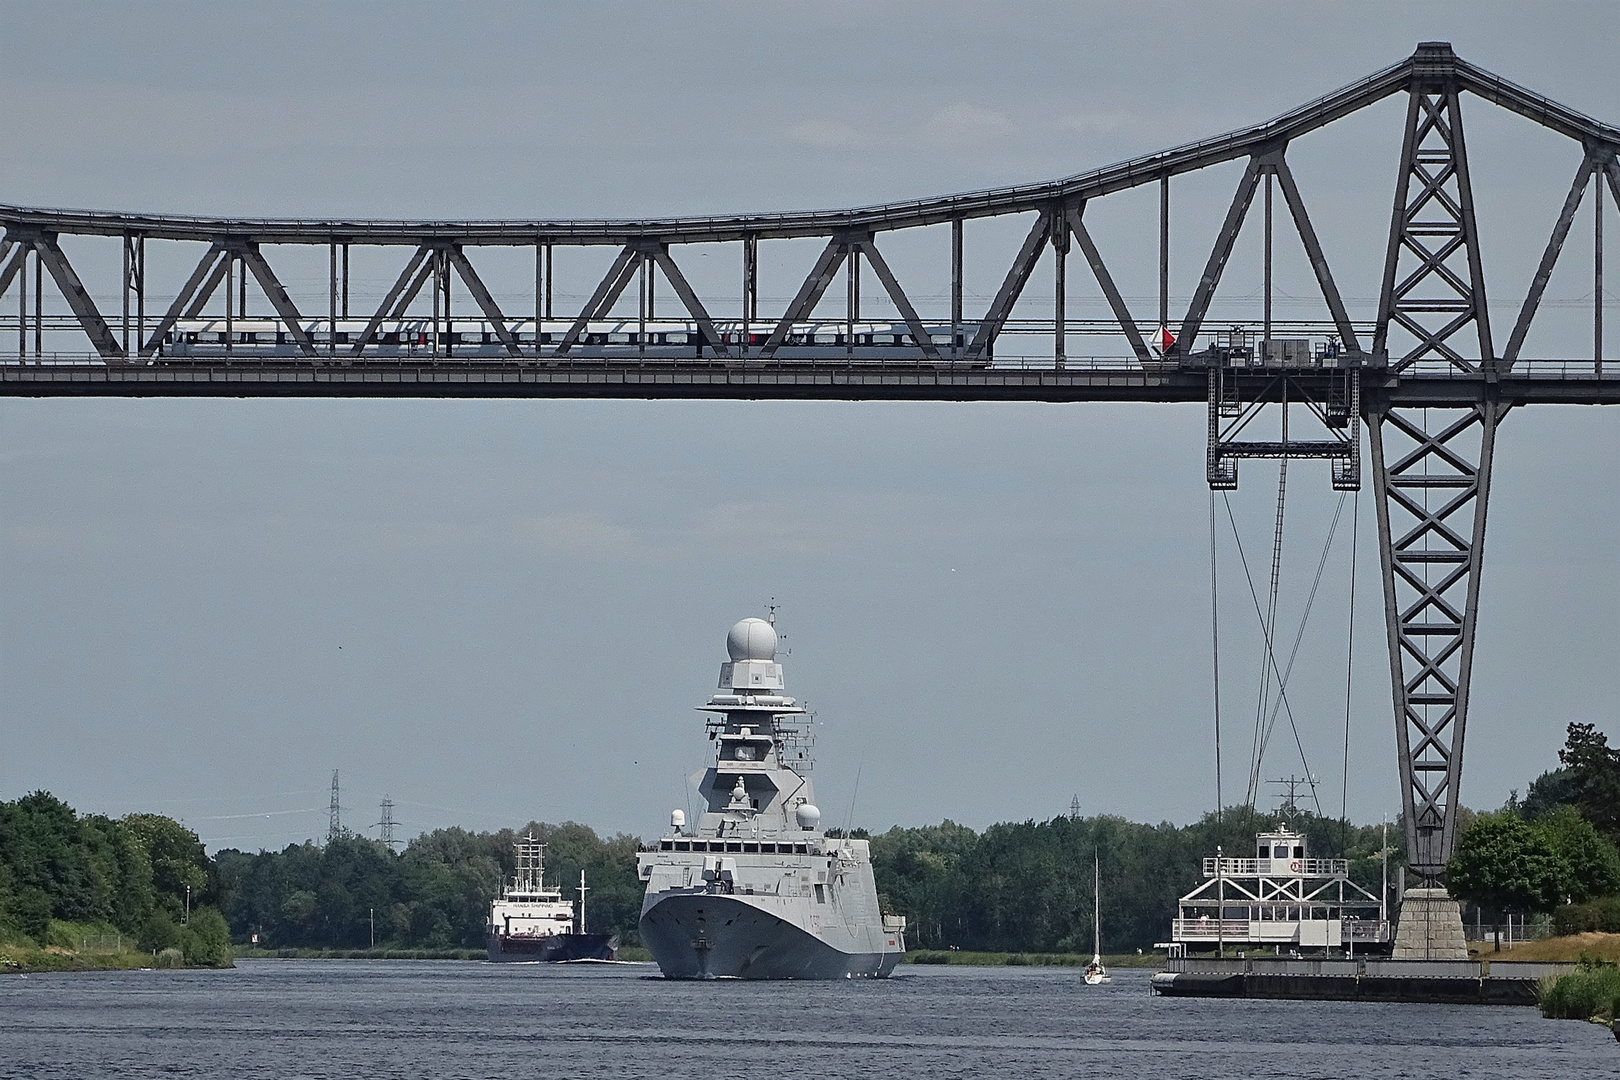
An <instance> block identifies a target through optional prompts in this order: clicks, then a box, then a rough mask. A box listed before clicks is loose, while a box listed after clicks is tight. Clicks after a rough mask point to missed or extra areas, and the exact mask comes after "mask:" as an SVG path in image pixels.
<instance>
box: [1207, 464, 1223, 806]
mask: <svg viewBox="0 0 1620 1080" xmlns="http://www.w3.org/2000/svg"><path fill="white" fill-rule="evenodd" d="M1218 580H1219V578H1218V576H1217V575H1216V572H1215V491H1214V489H1213V488H1211V489H1210V492H1209V639H1210V648H1211V656H1210V668H1211V670H1213V671H1214V673H1215V820H1216V821H1217V822H1219V821H1220V820H1221V814H1222V811H1223V810H1224V809H1225V805H1226V804H1225V802H1224V800H1223V799H1222V798H1221V618H1220V610H1221V609H1220V592H1219V589H1218V587H1217V585H1216V582H1217V581H1218Z"/></svg>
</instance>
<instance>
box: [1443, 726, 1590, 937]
mask: <svg viewBox="0 0 1620 1080" xmlns="http://www.w3.org/2000/svg"><path fill="white" fill-rule="evenodd" d="M1558 759H1559V764H1560V767H1559V768H1557V769H1555V770H1553V771H1551V772H1546V773H1543V774H1542V775H1541V776H1539V777H1537V778H1536V779H1535V780H1534V781H1532V782H1531V784H1530V787H1529V789H1528V790H1527V791H1526V792H1525V797H1524V799H1523V800H1520V799H1519V797H1518V792H1514V793H1513V794H1512V795H1511V796H1510V797H1509V799H1508V802H1507V805H1506V806H1504V807H1502V808H1501V809H1500V810H1498V811H1496V812H1495V813H1491V814H1481V815H1479V816H1478V817H1477V818H1476V819H1475V820H1474V821H1473V823H1472V824H1471V825H1470V826H1469V827H1468V829H1467V830H1465V831H1464V832H1463V834H1462V837H1461V839H1460V841H1459V842H1458V844H1457V852H1456V854H1455V855H1454V856H1452V859H1451V864H1450V866H1449V867H1448V868H1447V875H1446V884H1447V887H1448V888H1449V889H1450V890H1451V893H1452V895H1453V896H1456V897H1459V898H1461V899H1463V900H1466V901H1468V902H1470V903H1473V904H1477V905H1478V906H1479V907H1480V908H1481V909H1483V910H1484V911H1485V912H1486V913H1488V914H1489V915H1490V917H1491V920H1492V922H1493V924H1497V923H1500V920H1501V918H1502V916H1504V915H1506V914H1509V913H1512V914H1523V915H1529V914H1546V913H1551V914H1552V916H1553V926H1554V929H1555V930H1556V931H1557V932H1558V933H1561V934H1575V933H1583V932H1587V931H1602V932H1606V933H1620V750H1617V749H1614V748H1612V747H1610V746H1609V741H1608V738H1607V737H1606V736H1605V735H1604V734H1603V733H1602V732H1600V731H1598V730H1597V729H1596V727H1594V726H1593V725H1591V724H1570V725H1569V728H1568V730H1567V738H1566V739H1565V742H1564V748H1563V749H1562V750H1560V751H1559V752H1558Z"/></svg>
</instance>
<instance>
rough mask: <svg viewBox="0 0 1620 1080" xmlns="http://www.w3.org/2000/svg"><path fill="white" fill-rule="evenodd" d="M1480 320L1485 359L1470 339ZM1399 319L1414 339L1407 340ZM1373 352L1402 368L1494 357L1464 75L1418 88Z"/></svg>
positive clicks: (1465, 366)
mask: <svg viewBox="0 0 1620 1080" xmlns="http://www.w3.org/2000/svg"><path fill="white" fill-rule="evenodd" d="M1458 261H1460V262H1461V263H1462V265H1461V266H1457V265H1455V264H1456V263H1457V262H1458ZM1403 267H1404V268H1405V269H1404V270H1403ZM1470 324H1472V325H1473V329H1474V334H1473V335H1472V336H1473V337H1474V339H1475V345H1476V346H1477V349H1478V357H1477V359H1475V358H1471V357H1469V356H1467V355H1466V352H1465V350H1464V348H1463V346H1462V344H1461V338H1462V337H1463V336H1465V335H1464V331H1465V330H1466V329H1467V328H1468V327H1469V325H1470ZM1392 328H1394V329H1396V330H1398V331H1400V332H1401V333H1400V335H1398V336H1401V337H1404V338H1407V339H1410V340H1409V341H1407V342H1406V343H1405V344H1404V345H1402V346H1400V347H1398V348H1397V346H1396V345H1394V344H1393V343H1392V339H1391V329H1392ZM1373 352H1374V354H1375V355H1376V356H1387V357H1388V358H1389V359H1388V363H1389V366H1390V368H1391V369H1392V370H1394V371H1397V372H1401V371H1406V370H1408V369H1414V368H1415V369H1416V370H1418V371H1425V372H1452V371H1456V372H1464V373H1471V372H1475V371H1478V370H1480V369H1481V368H1482V367H1490V366H1494V361H1495V357H1494V356H1493V355H1492V349H1491V331H1490V317H1489V314H1488V312H1487V309H1486V301H1485V274H1484V269H1483V266H1482V264H1481V261H1480V253H1479V232H1478V227H1477V223H1476V221H1475V217H1474V196H1473V188H1472V185H1471V183H1470V181H1469V173H1468V155H1467V150H1466V146H1465V143H1464V139H1463V127H1462V113H1461V109H1460V106H1459V104H1458V89H1457V83H1456V80H1455V78H1454V77H1453V78H1447V77H1444V76H1442V77H1440V78H1438V79H1429V80H1427V81H1420V82H1418V83H1415V84H1414V85H1413V87H1412V90H1411V92H1410V95H1409V100H1408V103H1407V116H1406V130H1405V135H1404V137H1403V140H1402V146H1401V163H1400V169H1399V172H1398V174H1397V180H1396V185H1395V203H1394V211H1393V213H1392V215H1391V221H1390V231H1389V242H1388V246H1387V250H1386V254H1385V260H1384V284H1383V290H1382V295H1381V297H1380V300H1379V305H1378V322H1377V329H1376V331H1375V333H1374V337H1373Z"/></svg>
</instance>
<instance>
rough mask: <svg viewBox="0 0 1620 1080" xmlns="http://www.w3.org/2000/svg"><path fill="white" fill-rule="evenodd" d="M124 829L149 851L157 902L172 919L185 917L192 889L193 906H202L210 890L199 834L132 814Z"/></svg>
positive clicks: (159, 818) (167, 821) (160, 818)
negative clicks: (187, 898)
mask: <svg viewBox="0 0 1620 1080" xmlns="http://www.w3.org/2000/svg"><path fill="white" fill-rule="evenodd" d="M124 827H125V828H127V829H129V831H130V832H131V833H133V834H134V836H135V837H136V838H137V839H138V840H139V841H140V844H141V847H142V848H144V849H145V852H146V857H147V860H148V861H149V862H150V864H151V867H152V871H151V873H152V888H153V891H154V893H155V894H156V899H157V903H158V904H160V905H161V906H162V907H163V909H164V910H165V911H167V912H168V913H169V917H170V918H172V919H174V920H175V921H177V922H178V921H179V920H181V919H182V918H184V915H185V909H186V896H187V889H188V888H189V889H190V896H191V904H192V906H193V907H197V906H201V904H202V903H203V901H204V899H205V898H206V893H205V890H206V889H207V887H208V853H207V852H206V851H205V850H204V849H203V845H202V841H201V840H199V839H198V838H197V834H196V833H194V832H192V831H191V830H190V829H188V828H186V827H185V826H184V825H182V824H180V823H179V822H178V821H175V820H174V819H173V818H167V817H163V816H161V815H158V814H130V815H128V816H127V817H125V818H124Z"/></svg>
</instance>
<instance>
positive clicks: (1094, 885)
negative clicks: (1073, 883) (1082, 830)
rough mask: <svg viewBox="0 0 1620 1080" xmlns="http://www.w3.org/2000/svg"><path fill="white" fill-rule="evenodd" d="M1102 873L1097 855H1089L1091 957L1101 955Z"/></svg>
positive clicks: (1094, 853) (1093, 853)
mask: <svg viewBox="0 0 1620 1080" xmlns="http://www.w3.org/2000/svg"><path fill="white" fill-rule="evenodd" d="M1101 904H1102V871H1101V870H1100V869H1099V866H1098V858H1097V853H1096V852H1095V851H1093V852H1092V853H1091V955H1092V956H1094V957H1099V956H1101V955H1102V907H1101Z"/></svg>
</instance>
